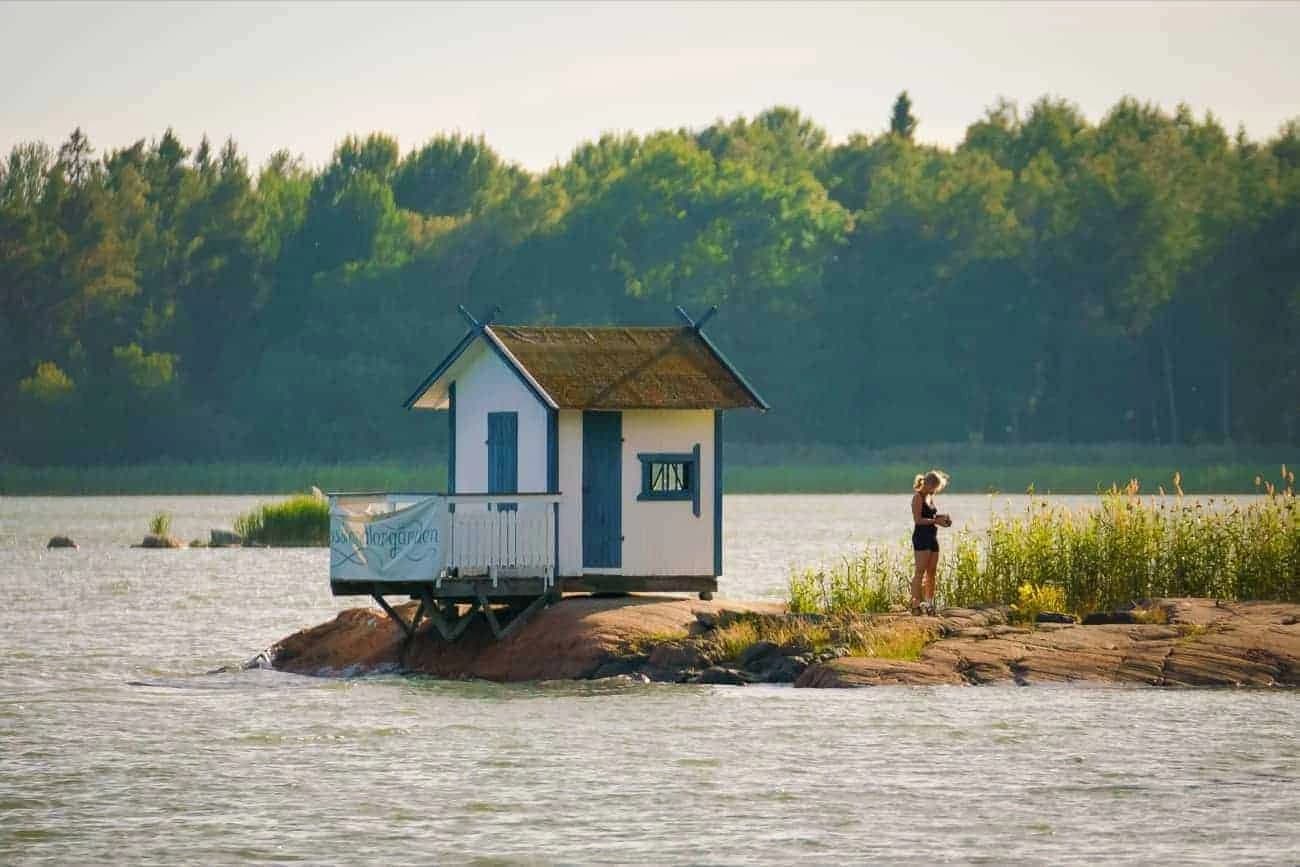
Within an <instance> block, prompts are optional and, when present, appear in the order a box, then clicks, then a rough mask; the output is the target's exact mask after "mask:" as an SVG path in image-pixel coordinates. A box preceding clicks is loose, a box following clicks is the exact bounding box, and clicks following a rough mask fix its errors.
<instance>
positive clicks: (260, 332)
mask: <svg viewBox="0 0 1300 867" xmlns="http://www.w3.org/2000/svg"><path fill="white" fill-rule="evenodd" d="M882 116H883V117H882V119H884V118H887V121H888V129H887V131H884V132H880V133H878V134H868V133H859V134H854V135H852V136H850V137H849V138H848V140H847V141H843V142H840V143H833V142H831V141H830V140H829V138H828V136H827V134H826V132H825V131H824V130H823V129H822V128H820V127H819V126H817V125H816V124H815V123H814V122H813V121H812V120H810V119H809V118H807V117H805V116H803V115H802V114H801V113H799V112H798V111H797V110H794V109H791V108H784V107H777V108H773V109H770V110H768V111H765V112H763V113H761V114H759V115H757V116H755V117H752V118H746V117H740V118H737V119H734V120H729V121H718V122H717V123H714V124H712V125H710V126H708V127H706V128H703V129H677V130H664V131H660V132H655V133H652V134H648V135H645V136H637V135H631V134H625V135H614V134H609V135H604V136H601V137H600V138H599V139H597V140H595V141H589V142H584V143H582V144H580V145H579V146H578V147H577V148H576V149H575V150H574V151H573V152H572V154H571V155H570V156H569V158H568V159H567V160H565V161H563V162H560V163H557V164H556V165H554V166H552V167H551V168H549V169H547V170H546V171H543V172H529V171H526V170H524V169H522V168H521V167H519V166H517V165H514V164H512V163H510V162H508V161H507V160H505V159H503V158H502V157H501V156H500V155H499V154H497V153H496V152H495V151H493V150H492V148H491V147H490V146H489V145H488V144H487V143H486V142H485V141H484V140H483V139H481V138H476V137H470V136H462V135H457V134H441V135H437V136H435V137H434V138H432V139H431V140H429V141H428V142H426V143H425V144H423V145H421V146H419V147H416V148H415V149H413V150H410V151H408V152H406V153H403V152H402V150H401V149H400V148H399V146H398V143H397V142H396V141H395V140H394V139H393V138H391V137H389V136H387V135H383V134H372V135H368V136H365V137H348V138H346V139H345V140H344V141H343V142H341V143H340V144H339V145H338V147H337V149H336V150H335V152H334V154H333V157H332V159H331V160H330V161H329V162H328V164H326V165H324V166H323V167H320V168H313V167H310V166H308V165H306V164H305V163H304V162H303V161H302V160H301V159H299V158H295V157H293V156H291V155H290V153H289V152H288V151H280V152H278V153H276V154H274V155H272V156H271V157H270V158H269V159H268V160H267V161H266V163H265V164H264V165H262V166H261V167H260V168H259V169H257V170H256V171H254V170H252V169H250V167H249V164H248V160H247V158H246V157H245V156H243V155H242V154H241V153H240V151H239V149H238V147H237V145H236V143H235V142H233V141H227V142H225V143H224V144H223V145H221V146H220V147H215V146H213V144H212V143H210V142H209V141H208V140H207V139H206V138H205V139H203V140H202V141H201V142H199V143H198V144H197V146H195V147H193V148H191V147H189V146H187V145H186V144H184V143H182V142H181V141H180V140H179V139H178V138H177V136H176V135H175V134H174V133H173V132H172V131H171V130H167V131H165V132H163V133H162V135H161V136H159V137H157V138H154V139H151V140H148V141H146V140H145V139H141V140H140V141H137V142H136V143H134V144H133V145H131V146H129V147H124V148H118V149H113V150H109V151H107V152H104V153H99V152H97V151H96V149H95V148H94V147H93V146H92V143H91V141H90V139H89V138H88V136H87V135H86V134H85V133H84V132H83V131H82V130H81V129H77V130H74V131H73V132H72V134H71V135H70V136H69V137H68V139H67V140H66V141H64V142H63V143H61V144H60V145H58V147H57V148H56V147H52V146H50V145H47V144H45V143H42V142H30V143H24V144H20V145H18V146H16V147H15V148H13V150H12V152H11V153H10V154H9V155H8V158H7V160H5V162H4V163H3V165H2V166H0V398H2V399H3V403H4V406H5V407H6V416H7V417H8V421H7V422H6V424H4V425H2V426H0V462H2V461H8V462H16V463H34V464H41V463H60V464H70V463H71V464H86V463H112V462H134V461H140V460H149V459H158V458H170V459H177V460H197V459H203V460H214V459H215V460H222V459H235V458H240V459H247V458H266V459H283V458H313V459H327V460H329V459H342V458H347V459H365V458H369V457H373V456H378V455H397V454H412V453H420V452H425V451H427V452H429V453H433V452H436V451H439V450H441V448H442V439H443V437H444V435H445V431H444V428H445V425H444V424H440V423H436V422H435V420H434V419H433V418H432V417H430V416H428V415H427V414H422V413H406V412H404V411H403V410H402V409H401V402H402V400H403V399H404V398H405V397H406V395H407V393H408V392H409V390H410V389H411V388H413V387H414V386H415V385H416V384H417V383H418V382H419V381H420V380H421V378H422V377H423V376H424V375H425V374H426V373H427V372H428V371H429V369H431V367H432V366H433V365H434V364H435V363H436V362H437V361H438V360H439V358H440V357H441V355H442V354H443V353H444V352H445V351H446V350H447V349H448V348H449V347H450V346H452V345H453V344H454V342H455V340H456V339H457V338H458V337H459V336H460V334H461V333H462V332H463V328H464V325H463V323H462V321H461V320H460V318H459V317H458V316H457V315H456V314H455V308H456V305H457V304H460V303H463V304H466V305H467V306H468V307H470V308H471V309H473V310H476V311H479V310H483V309H485V308H487V307H490V306H491V305H494V304H496V305H500V306H501V307H502V309H503V311H504V313H503V315H502V317H501V318H502V320H503V321H510V322H530V323H559V324H568V323H586V324H602V323H640V324H656V323H667V322H672V321H674V320H673V315H672V305H675V304H681V305H684V306H685V307H686V308H688V309H691V310H694V311H700V310H702V309H703V308H704V307H706V306H707V305H711V304H717V305H720V306H721V308H722V312H721V315H720V316H719V317H718V318H716V319H715V320H713V322H712V323H711V324H710V333H711V334H713V335H714V337H715V340H716V341H717V342H718V343H719V344H720V345H721V346H722V347H723V348H724V349H725V350H726V351H727V352H728V354H729V355H730V356H731V357H732V359H733V360H734V361H735V362H736V364H737V365H738V366H739V367H740V368H741V369H742V370H743V371H744V372H745V373H746V375H747V376H748V377H749V378H750V379H751V380H752V381H753V382H754V383H755V385H756V386H757V387H758V389H759V390H760V392H761V393H763V394H764V396H765V397H767V398H768V400H769V401H770V402H771V403H772V404H773V406H774V409H773V411H772V412H771V413H769V414H768V415H766V416H762V417H759V416H750V415H746V416H745V417H743V418H742V417H740V415H738V416H737V418H736V421H735V423H733V424H731V425H729V428H728V435H729V437H730V438H732V439H734V440H740V441H749V442H764V441H765V442H770V443H827V444H835V445H839V446H849V447H881V446H888V445H893V444H899V443H917V442H974V443H980V442H984V443H1013V444H1014V443H1028V442H1073V443H1088V442H1132V443H1145V444H1151V443H1155V444H1189V443H1191V444H1194V443H1201V442H1212V443H1270V444H1278V443H1289V444H1294V443H1296V442H1297V441H1300V430H1298V425H1297V423H1298V422H1300V401H1297V398H1296V395H1297V394H1298V393H1300V389H1298V387H1300V122H1298V121H1291V122H1289V123H1287V124H1285V125H1284V126H1283V127H1282V128H1281V129H1280V130H1279V132H1278V133H1277V134H1276V135H1275V136H1274V137H1273V138H1271V139H1269V140H1267V141H1265V142H1257V141H1252V140H1251V139H1250V138H1249V137H1248V136H1246V135H1245V134H1244V133H1243V132H1240V131H1239V132H1237V133H1236V134H1230V133H1229V132H1228V131H1226V130H1225V129H1224V128H1223V126H1222V125H1221V124H1220V122H1219V121H1218V120H1216V119H1215V117H1214V116H1213V115H1210V114H1207V115H1205V116H1203V117H1197V116H1195V115H1194V113H1193V112H1192V111H1191V109H1189V108H1188V107H1187V106H1185V105H1180V106H1178V107H1177V108H1176V109H1175V110H1174V111H1173V112H1172V113H1171V112H1168V111H1166V110H1163V109H1161V108H1160V107H1158V106H1155V105H1151V104H1148V103H1143V102H1140V101H1138V100H1135V99H1132V98H1125V99H1122V100H1120V101H1119V102H1118V103H1116V104H1115V105H1114V107H1113V108H1111V110H1110V111H1109V112H1108V113H1107V114H1106V115H1105V116H1104V117H1102V118H1101V119H1100V120H1099V121H1097V122H1095V123H1094V122H1091V121H1089V119H1088V118H1086V117H1085V116H1084V115H1083V114H1082V113H1081V112H1080V110H1079V109H1078V108H1077V107H1076V106H1074V105H1072V104H1071V103H1069V102H1067V101H1064V100H1060V99H1054V98H1043V99H1040V100H1038V101H1037V102H1035V103H1033V104H1032V105H1031V106H1029V107H1028V108H1027V109H1023V110H1022V109H1021V108H1020V107H1019V106H1017V105H1016V104H1014V103H1011V102H1007V101H1000V102H998V103H997V104H995V105H994V106H993V107H991V108H990V109H988V110H987V112H986V113H985V115H984V116H983V117H981V118H980V119H978V120H977V121H975V122H974V123H972V124H971V125H970V126H969V128H968V129H967V131H966V134H965V137H964V139H963V140H962V141H961V142H960V143H959V144H958V145H957V146H956V147H953V148H944V147H936V146H931V145H926V144H923V143H920V142H918V141H916V140H915V132H916V130H917V127H918V120H917V118H916V116H915V115H914V114H913V111H912V106H911V103H910V101H909V100H908V98H907V95H906V94H902V95H900V97H899V99H898V100H897V101H896V103H895V104H894V106H893V110H892V112H891V113H890V114H888V115H884V113H882Z"/></svg>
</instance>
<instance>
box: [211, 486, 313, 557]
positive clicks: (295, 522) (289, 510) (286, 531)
mask: <svg viewBox="0 0 1300 867" xmlns="http://www.w3.org/2000/svg"><path fill="white" fill-rule="evenodd" d="M234 529H235V532H236V533H238V534H239V535H240V536H243V537H244V544H245V545H269V546H271V547H273V548H275V547H280V548H306V547H326V546H328V545H329V536H330V510H329V503H328V502H327V501H326V500H324V499H321V498H319V497H314V496H312V495H310V494H302V495H300V496H296V497H291V498H290V499H288V500H284V501H282V502H279V503H270V504H268V505H265V506H259V507H258V508H256V509H253V510H252V511H251V512H245V513H244V514H242V515H240V516H239V517H237V518H236V519H235V524H234Z"/></svg>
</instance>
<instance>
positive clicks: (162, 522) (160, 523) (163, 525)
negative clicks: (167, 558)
mask: <svg viewBox="0 0 1300 867" xmlns="http://www.w3.org/2000/svg"><path fill="white" fill-rule="evenodd" d="M149 534H150V535H152V536H158V537H161V538H166V537H168V536H170V535H171V534H172V516H171V513H170V512H157V513H155V514H154V516H153V517H152V518H150V519H149Z"/></svg>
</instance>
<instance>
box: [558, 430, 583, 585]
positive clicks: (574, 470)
mask: <svg viewBox="0 0 1300 867" xmlns="http://www.w3.org/2000/svg"><path fill="white" fill-rule="evenodd" d="M560 493H562V494H564V499H563V500H562V501H561V502H560V574H561V575H581V574H582V411H581V410H574V409H562V410H560Z"/></svg>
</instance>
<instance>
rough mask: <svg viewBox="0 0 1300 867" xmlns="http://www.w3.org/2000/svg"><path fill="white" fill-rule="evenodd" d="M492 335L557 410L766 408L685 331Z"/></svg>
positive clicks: (511, 331)
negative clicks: (549, 397)
mask: <svg viewBox="0 0 1300 867" xmlns="http://www.w3.org/2000/svg"><path fill="white" fill-rule="evenodd" d="M488 330H490V331H491V333H492V335H493V336H495V337H496V338H497V339H498V340H500V342H501V344H502V345H503V346H505V348H506V349H507V350H508V351H509V353H510V354H511V355H512V356H514V357H515V359H517V360H518V362H519V364H520V365H521V366H522V367H523V368H524V369H525V370H527V371H528V373H529V374H530V375H531V376H532V377H533V379H535V380H536V381H537V383H538V384H539V385H540V386H541V387H542V388H543V389H544V390H545V391H546V393H547V394H549V395H550V396H551V398H552V399H553V400H554V401H555V403H556V404H557V405H558V406H560V407H562V408H564V409H740V408H745V407H752V408H756V409H766V408H767V404H766V403H765V402H764V401H763V399H762V398H761V397H759V396H758V394H757V393H756V392H755V391H754V390H753V388H751V387H750V386H749V384H748V383H746V382H745V380H744V378H743V377H741V375H740V374H739V372H738V371H736V370H735V368H733V367H732V366H731V364H730V363H729V362H727V360H726V359H725V358H724V357H723V356H722V354H721V353H720V352H718V350H717V349H716V347H714V346H713V345H712V343H711V342H710V341H709V339H708V338H707V337H705V336H704V335H703V334H702V333H701V332H700V331H699V330H697V329H695V328H690V327H649V328H647V327H610V326H599V327H597V326H592V327H580V326H565V327H560V326H533V325H491V326H489V327H488Z"/></svg>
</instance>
